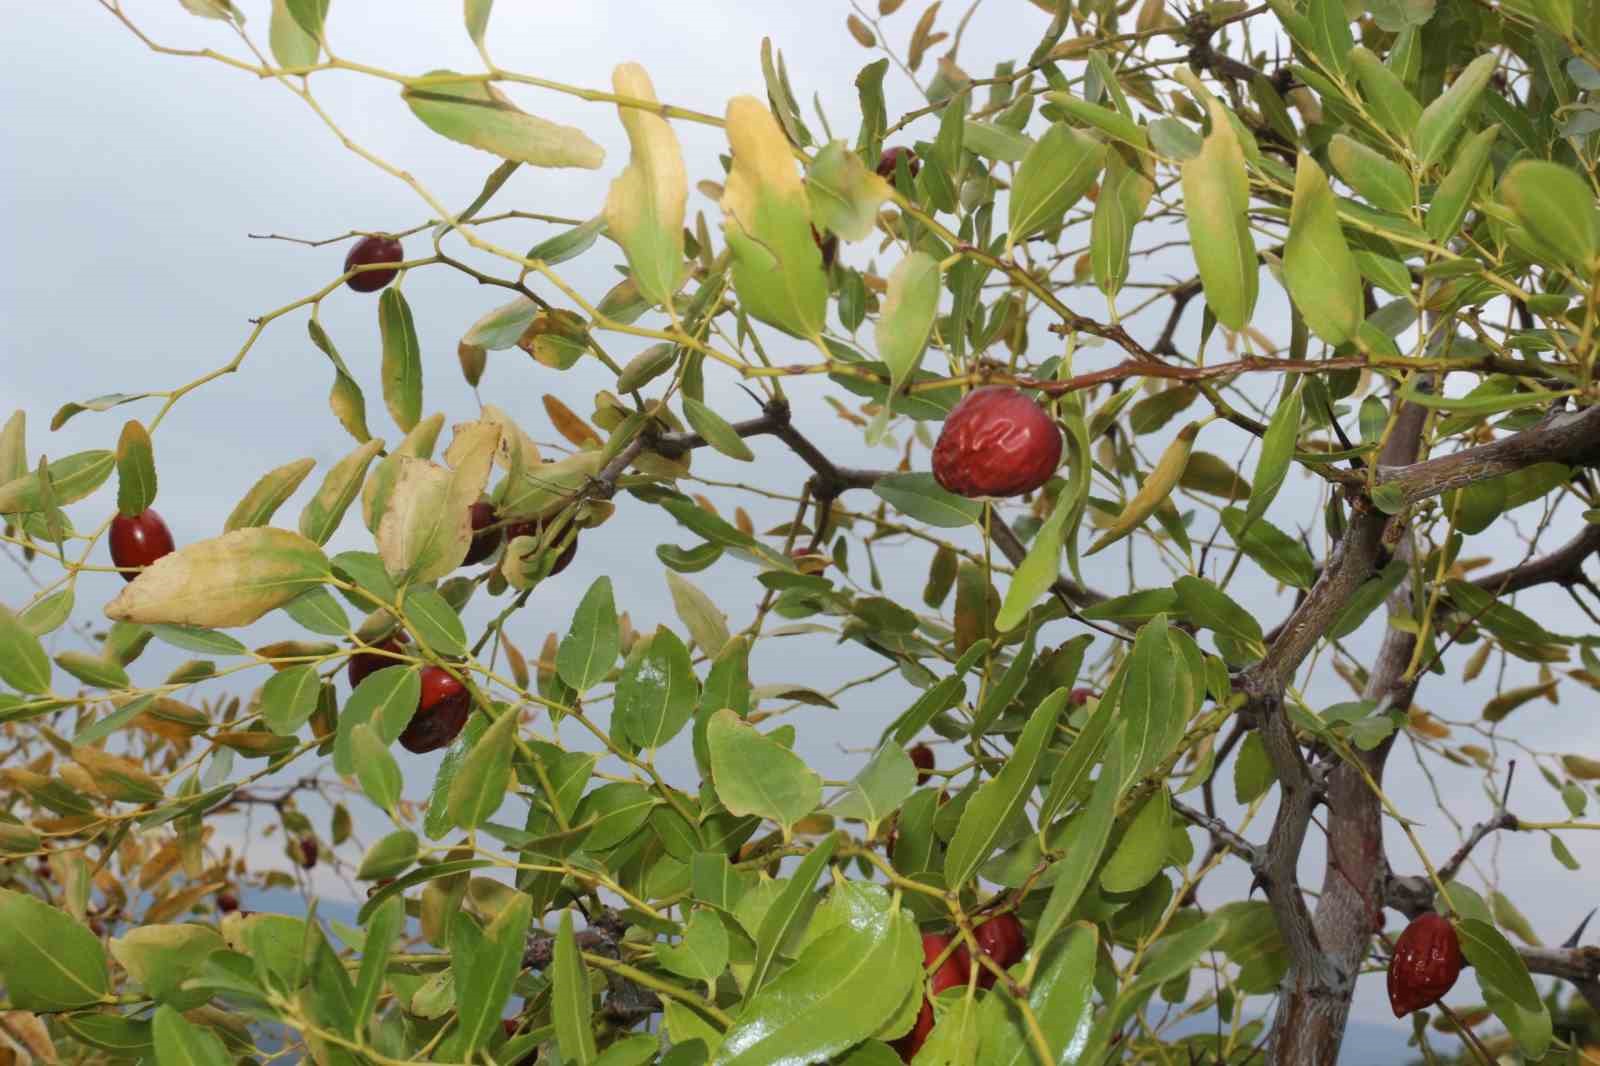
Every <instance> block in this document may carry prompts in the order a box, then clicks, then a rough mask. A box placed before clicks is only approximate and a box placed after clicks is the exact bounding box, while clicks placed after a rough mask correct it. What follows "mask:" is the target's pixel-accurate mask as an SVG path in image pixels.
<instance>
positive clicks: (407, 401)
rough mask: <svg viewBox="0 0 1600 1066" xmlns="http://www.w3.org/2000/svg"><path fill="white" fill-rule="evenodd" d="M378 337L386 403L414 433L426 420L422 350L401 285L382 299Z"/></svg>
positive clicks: (397, 421) (398, 422) (399, 423)
mask: <svg viewBox="0 0 1600 1066" xmlns="http://www.w3.org/2000/svg"><path fill="white" fill-rule="evenodd" d="M378 334H379V336H380V337H381V339H382V344H383V402H384V404H386V405H387V406H388V408H389V414H390V416H391V417H393V418H394V421H395V425H397V426H399V427H400V428H401V429H403V430H405V431H407V432H410V431H411V430H412V429H415V428H416V425H417V422H418V421H420V420H421V418H422V349H421V347H420V346H419V345H418V343H417V326H416V323H415V322H414V321H412V318H411V305H410V304H408V303H407V302H406V298H405V294H404V293H402V292H401V291H400V289H399V287H398V286H390V287H389V288H386V289H384V290H383V295H382V296H380V297H378Z"/></svg>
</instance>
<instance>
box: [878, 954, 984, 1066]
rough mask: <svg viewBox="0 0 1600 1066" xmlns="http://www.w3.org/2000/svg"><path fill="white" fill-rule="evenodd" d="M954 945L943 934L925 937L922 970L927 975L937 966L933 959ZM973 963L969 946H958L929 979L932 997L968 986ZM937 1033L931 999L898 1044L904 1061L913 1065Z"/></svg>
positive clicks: (925, 1002) (926, 1001)
mask: <svg viewBox="0 0 1600 1066" xmlns="http://www.w3.org/2000/svg"><path fill="white" fill-rule="evenodd" d="M949 946H950V938H949V937H948V936H946V935H944V934H943V933H923V934H922V968H923V971H924V973H926V971H927V968H928V967H929V966H931V965H933V960H934V959H937V958H938V957H939V956H940V955H943V954H944V951H945V949H946V948H948V947H949ZM970 962H971V958H970V956H968V954H967V949H966V946H965V945H962V946H960V947H957V948H956V949H955V950H954V951H952V952H950V954H949V955H947V956H946V957H945V960H944V962H942V963H940V964H939V968H938V969H937V970H935V971H934V972H933V976H932V977H930V978H928V988H929V990H930V993H929V994H930V995H934V996H937V995H938V994H939V993H940V992H943V991H944V990H945V989H947V988H955V987H956V986H957V985H964V984H966V983H967V966H968V965H969V963H970ZM932 1031H933V1003H932V1002H931V1001H930V1000H929V999H928V998H926V997H925V998H924V999H923V1000H922V1010H920V1011H918V1012H917V1024H916V1025H914V1026H912V1027H911V1031H910V1032H909V1033H907V1034H906V1035H905V1036H902V1037H901V1038H900V1039H899V1040H896V1041H895V1042H894V1049H895V1050H896V1051H898V1052H899V1053H900V1058H901V1059H902V1060H903V1061H905V1062H910V1061H911V1060H912V1059H914V1058H915V1057H916V1055H917V1052H919V1051H921V1050H922V1045H923V1044H924V1043H925V1042H926V1041H927V1039H928V1034H929V1033H931V1032H932Z"/></svg>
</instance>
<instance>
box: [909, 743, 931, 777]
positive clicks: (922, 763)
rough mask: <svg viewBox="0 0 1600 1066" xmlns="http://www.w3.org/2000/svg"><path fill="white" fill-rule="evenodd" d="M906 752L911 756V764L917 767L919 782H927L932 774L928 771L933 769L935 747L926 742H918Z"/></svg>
mask: <svg viewBox="0 0 1600 1066" xmlns="http://www.w3.org/2000/svg"><path fill="white" fill-rule="evenodd" d="M906 754H907V755H909V756H911V765H913V766H915V767H916V768H917V784H919V785H921V784H925V783H926V782H927V780H928V778H929V777H931V776H932V775H931V774H929V773H928V771H929V770H932V769H933V749H932V748H930V747H928V745H926V744H918V745H916V746H914V747H913V748H912V749H911V750H910V751H908V752H906Z"/></svg>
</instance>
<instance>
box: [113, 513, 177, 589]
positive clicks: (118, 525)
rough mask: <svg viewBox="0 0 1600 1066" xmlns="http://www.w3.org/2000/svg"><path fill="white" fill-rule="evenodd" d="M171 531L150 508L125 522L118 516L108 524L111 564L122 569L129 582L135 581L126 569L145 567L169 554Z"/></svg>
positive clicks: (132, 573) (122, 517)
mask: <svg viewBox="0 0 1600 1066" xmlns="http://www.w3.org/2000/svg"><path fill="white" fill-rule="evenodd" d="M173 548H174V545H173V543H172V530H170V529H168V528H167V524H166V523H165V522H163V521H162V520H161V516H160V515H158V514H156V512H155V508H153V507H150V508H146V509H145V510H143V511H141V512H140V513H139V514H136V515H134V516H133V517H132V518H129V517H128V516H127V515H124V514H119V515H117V517H115V518H113V519H112V520H111V562H112V563H113V564H115V565H116V566H119V567H122V568H123V570H122V577H123V580H125V581H132V580H133V579H134V578H136V577H138V576H139V575H138V574H137V573H134V572H133V571H132V570H130V569H128V568H129V567H141V566H149V565H150V564H151V563H153V562H155V561H156V560H157V559H159V558H161V557H162V556H164V555H170V554H172V551H173Z"/></svg>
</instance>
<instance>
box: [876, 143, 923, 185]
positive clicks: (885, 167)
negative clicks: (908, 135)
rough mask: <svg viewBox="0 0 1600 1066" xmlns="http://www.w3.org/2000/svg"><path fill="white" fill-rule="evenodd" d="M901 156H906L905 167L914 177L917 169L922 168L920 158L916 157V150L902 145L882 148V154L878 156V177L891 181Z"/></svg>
mask: <svg viewBox="0 0 1600 1066" xmlns="http://www.w3.org/2000/svg"><path fill="white" fill-rule="evenodd" d="M901 156H905V157H906V169H907V170H909V171H910V172H911V176H912V177H913V178H914V177H916V176H917V171H919V170H921V169H922V160H920V159H918V158H917V153H916V152H913V151H912V150H911V149H909V148H907V147H905V146H904V145H901V146H899V147H896V148H885V149H884V150H883V154H882V155H881V156H879V157H878V177H880V178H882V179H884V180H885V181H893V180H894V172H895V168H896V167H897V166H899V163H900V157H901Z"/></svg>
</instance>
